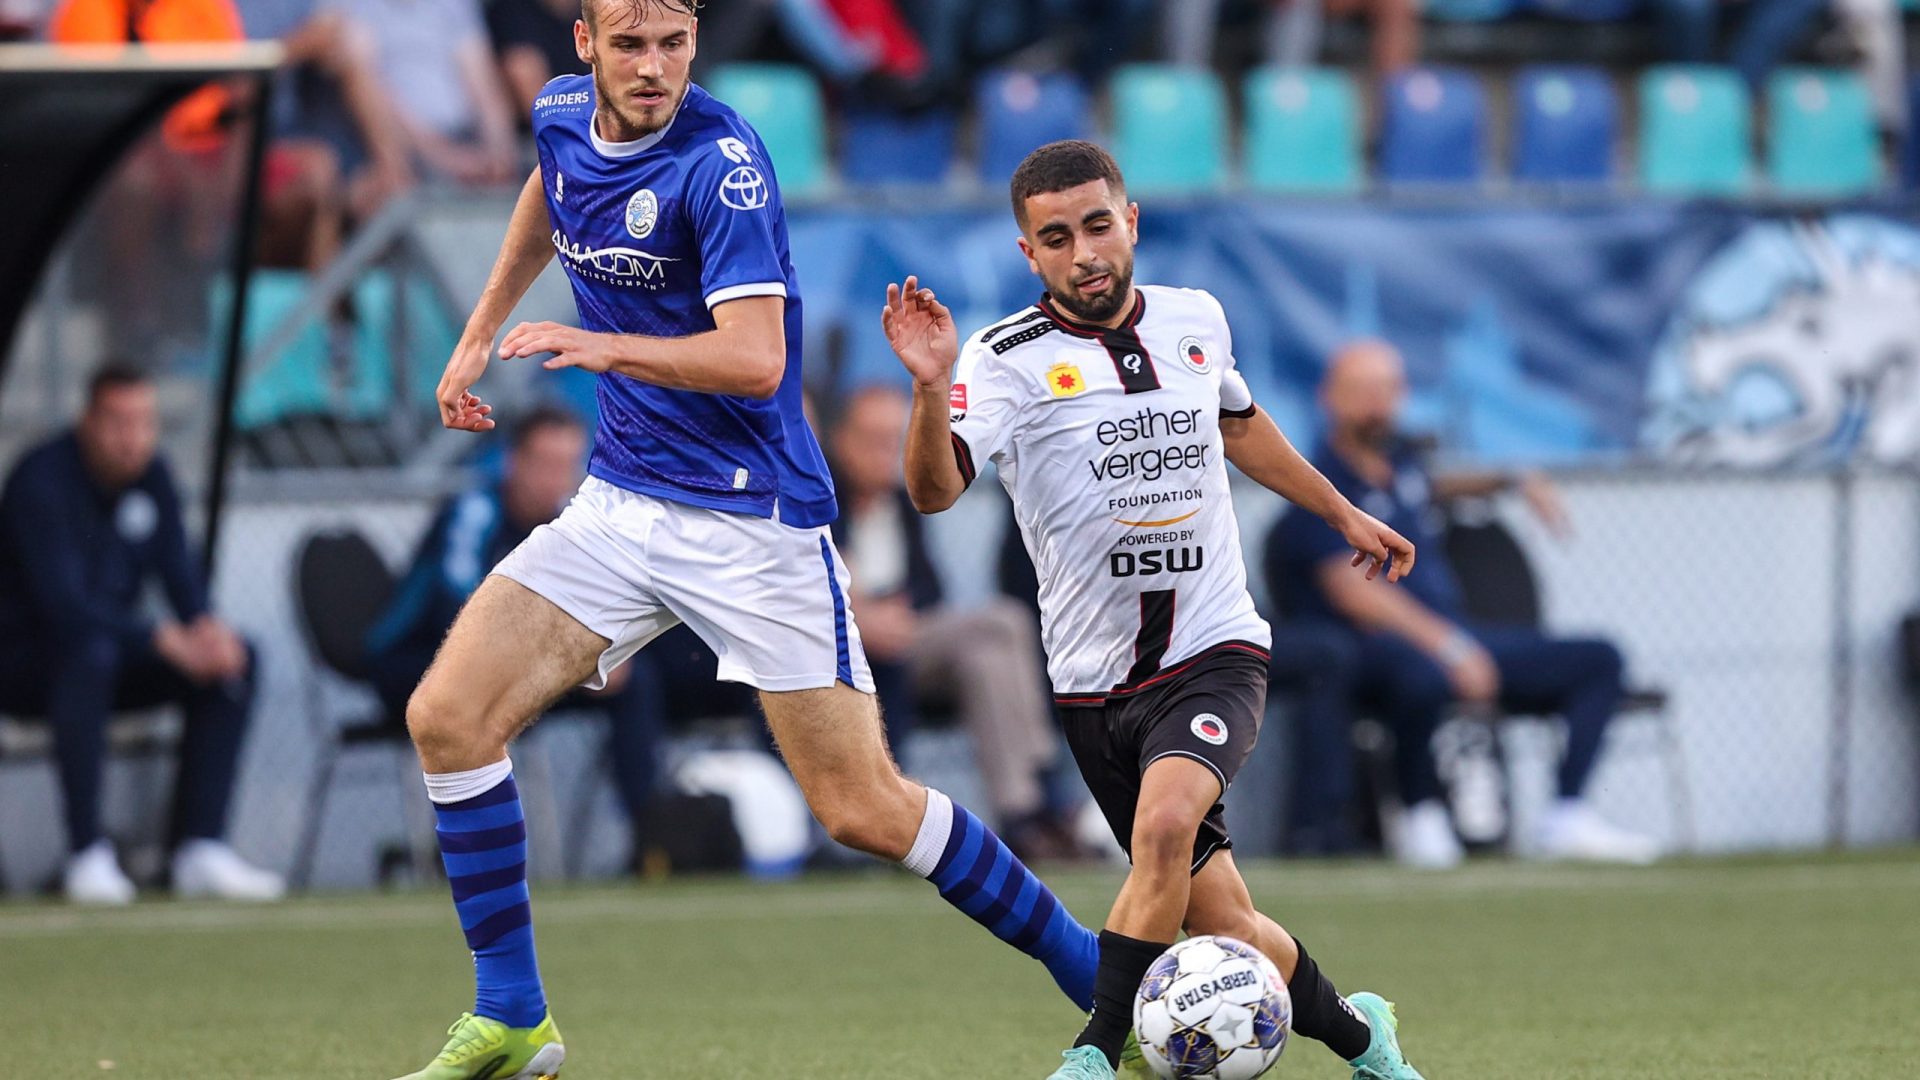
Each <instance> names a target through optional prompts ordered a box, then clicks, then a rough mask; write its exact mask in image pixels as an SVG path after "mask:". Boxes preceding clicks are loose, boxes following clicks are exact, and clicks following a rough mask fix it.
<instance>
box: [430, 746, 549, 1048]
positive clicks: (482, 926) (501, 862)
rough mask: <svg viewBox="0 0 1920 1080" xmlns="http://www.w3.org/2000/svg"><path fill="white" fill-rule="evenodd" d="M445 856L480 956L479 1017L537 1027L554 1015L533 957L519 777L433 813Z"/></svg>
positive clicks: (476, 964) (476, 970)
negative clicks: (548, 1011) (549, 1010)
mask: <svg viewBox="0 0 1920 1080" xmlns="http://www.w3.org/2000/svg"><path fill="white" fill-rule="evenodd" d="M433 813H434V817H435V819H436V822H437V824H436V825H435V827H434V833H435V834H436V835H437V836H439V837H440V857H441V859H442V860H443V861H444V862H445V863H446V867H447V883H448V884H449V885H451V886H452V887H453V906H454V909H455V910H456V911H458V912H459V913H460V929H461V930H463V931H465V932H466V935H467V948H469V949H472V950H473V978H474V986H475V992H474V1003H473V1011H474V1013H475V1015H478V1016H486V1017H491V1018H492V1019H495V1020H498V1021H500V1022H501V1023H503V1024H506V1025H507V1026H508V1027H534V1026H535V1025H537V1024H539V1023H540V1021H541V1020H542V1019H544V1018H545V1017H546V1015H547V995H546V991H545V990H544V989H542V987H541V986H540V965H539V962H538V961H537V960H536V959H535V957H534V953H533V908H532V904H531V899H530V897H529V895H528V893H527V822H526V818H525V817H524V816H523V815H522V814H521V812H520V789H519V788H517V787H515V786H514V783H513V774H512V773H508V774H507V776H506V778H505V779H503V780H501V781H500V782H499V783H498V784H496V785H494V786H493V787H491V788H488V789H487V790H486V791H483V792H481V793H480V794H478V795H475V796H473V797H472V798H469V799H462V800H461V801H459V802H452V803H436V804H434V807H433Z"/></svg>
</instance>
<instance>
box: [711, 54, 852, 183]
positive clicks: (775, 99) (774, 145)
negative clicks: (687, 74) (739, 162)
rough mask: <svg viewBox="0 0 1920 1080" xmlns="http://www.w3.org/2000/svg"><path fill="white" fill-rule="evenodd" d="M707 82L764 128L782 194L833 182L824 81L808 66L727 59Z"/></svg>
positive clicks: (755, 126) (762, 138)
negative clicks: (822, 93) (815, 78)
mask: <svg viewBox="0 0 1920 1080" xmlns="http://www.w3.org/2000/svg"><path fill="white" fill-rule="evenodd" d="M702 84H703V85H704V86H705V87H706V88H707V89H708V90H709V91H711V92H712V93H713V96H714V97H717V98H719V99H720V100H721V101H724V102H726V103H727V104H728V105H731V106H733V107H734V109H736V110H738V111H739V113H740V115H741V116H744V117H746V118H747V123H749V124H752V125H753V129H754V130H755V131H758V132H759V133H760V141H761V142H763V143H765V144H766V145H767V154H768V155H769V156H771V157H772V158H773V170H774V174H775V175H776V176H777V177H779V180H780V193H781V195H782V196H784V197H787V198H795V197H799V198H804V197H806V196H809V195H818V194H820V193H821V192H823V191H825V190H826V189H827V187H828V186H829V185H830V184H831V183H832V176H831V174H830V172H829V170H828V167H827V109H826V105H825V103H824V102H823V101H822V100H821V97H820V87H819V85H818V84H817V83H815V82H814V81H813V76H812V75H810V74H808V72H807V70H806V69H805V68H801V67H794V66H793V65H790V64H727V65H725V66H724V67H720V68H716V69H715V70H714V73H713V77H712V78H710V79H706V80H703V81H702Z"/></svg>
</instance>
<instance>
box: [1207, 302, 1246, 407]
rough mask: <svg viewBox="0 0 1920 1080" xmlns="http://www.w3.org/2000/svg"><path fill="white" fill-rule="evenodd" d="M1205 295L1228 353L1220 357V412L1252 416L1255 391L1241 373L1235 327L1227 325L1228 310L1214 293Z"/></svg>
mask: <svg viewBox="0 0 1920 1080" xmlns="http://www.w3.org/2000/svg"><path fill="white" fill-rule="evenodd" d="M1205 295H1206V298H1207V302H1208V303H1209V304H1211V305H1212V307H1213V312H1214V316H1215V318H1216V320H1217V321H1218V323H1219V327H1220V345H1221V351H1222V352H1224V353H1225V354H1226V355H1225V356H1223V357H1221V358H1220V412H1221V413H1222V414H1223V415H1226V416H1234V417H1241V418H1245V417H1249V416H1252V415H1253V391H1252V390H1250V389H1248V388H1247V380H1246V378H1245V377H1244V376H1242V375H1241V374H1240V362H1239V360H1238V359H1237V358H1235V356H1234V355H1233V327H1231V326H1229V325H1227V310H1226V308H1223V307H1221V306H1220V301H1219V300H1218V299H1217V298H1215V297H1214V295H1213V294H1212V293H1207V294H1205Z"/></svg>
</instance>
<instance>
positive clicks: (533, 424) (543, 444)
mask: <svg viewBox="0 0 1920 1080" xmlns="http://www.w3.org/2000/svg"><path fill="white" fill-rule="evenodd" d="M586 459H587V432H586V428H585V427H584V426H583V425H582V424H581V422H580V420H579V418H578V417H576V416H575V415H574V414H573V413H571V412H568V411H566V410H565V409H561V408H558V407H554V406H544V407H540V408H536V409H533V410H530V411H529V412H527V413H526V415H525V416H523V417H522V418H521V419H520V421H519V422H518V423H517V424H516V425H515V426H514V428H513V430H512V433H511V438H510V441H509V443H508V448H507V456H506V462H505V468H504V470H503V472H502V473H501V477H500V480H499V482H498V483H494V484H487V485H485V486H483V487H479V488H476V489H474V490H472V491H468V492H466V493H464V494H462V495H458V496H456V497H454V498H453V499H451V500H449V501H448V502H447V504H446V505H445V506H443V507H441V509H440V512H439V514H438V515H437V516H435V518H434V519H433V525H432V526H431V527H429V528H428V529H427V534H426V536H425V538H424V539H422V540H421V541H420V546H419V547H418V548H417V549H416V550H415V552H414V556H413V563H412V565H411V567H410V568H409V569H408V571H407V575H406V577H405V578H403V579H401V582H400V587H399V588H398V589H396V590H395V592H394V597H393V601H392V603H391V604H389V605H388V608H387V610H386V612H385V613H384V614H382V615H381V617H380V619H379V621H378V622H376V623H375V624H374V627H373V629H372V630H370V631H369V632H368V634H367V642H366V646H367V662H366V671H367V673H368V676H369V677H370V678H371V680H372V682H373V685H374V689H375V690H377V691H378V692H379V694H380V700H381V702H382V703H383V704H384V705H385V707H386V712H387V715H388V716H390V717H392V718H394V722H395V723H399V722H400V719H401V718H402V717H404V716H405V715H406V707H407V699H408V698H409V697H411V696H412V695H413V690H414V687H416V686H418V685H420V677H421V676H422V675H424V674H426V671H427V665H428V664H430V663H432V661H433V656H434V653H435V651H437V650H438V649H439V647H440V642H441V641H442V640H444V639H445V638H446V634H447V628H448V627H450V626H452V625H453V619H454V616H455V615H458V614H459V613H460V608H461V605H463V604H465V603H466V602H467V597H469V596H471V595H472V594H473V591H474V590H475V589H477V588H479V586H480V582H481V580H482V579H483V578H484V577H485V576H486V574H487V572H488V571H489V570H491V569H492V568H493V566H494V564H495V563H498V562H499V561H500V560H501V559H502V558H503V557H505V555H506V554H507V553H508V552H509V551H512V550H513V549H514V548H515V547H518V546H519V544H520V541H522V540H525V539H526V538H527V534H528V533H531V532H532V531H533V530H534V529H535V528H537V527H539V526H541V525H543V524H545V523H547V522H549V521H551V520H553V518H554V517H555V516H556V515H558V514H559V513H560V509H561V507H563V506H565V505H566V502H567V499H568V498H569V497H570V496H571V495H572V494H573V492H574V490H575V489H576V488H578V487H579V486H580V476H581V473H582V471H583V470H584V466H585V463H586ZM553 708H555V709H564V710H584V711H590V712H597V713H601V714H604V715H605V716H606V718H607V722H608V733H609V739H608V749H609V752H610V756H611V758H612V767H613V779H614V784H615V786H616V787H618V788H619V791H620V798H621V801H622V803H623V804H624V805H625V806H626V810H627V815H628V818H629V820H630V821H631V823H632V825H633V838H634V845H633V850H634V853H635V855H636V856H637V855H638V854H639V852H641V851H643V850H644V848H645V844H644V840H645V836H646V824H647V819H646V812H647V804H648V801H649V800H650V799H651V798H652V795H653V787H654V781H655V779H656V777H657V774H658V772H659V743H660V728H661V716H662V714H663V712H664V711H665V706H664V702H663V699H662V697H661V688H660V685H659V681H658V679H657V678H656V677H655V675H654V668H653V666H652V661H651V659H650V658H648V657H646V655H645V654H642V655H641V656H636V657H635V658H634V659H633V660H631V661H629V662H628V663H626V664H624V665H622V666H620V667H618V668H616V669H614V670H613V671H612V672H610V673H608V676H607V685H606V687H605V688H604V689H601V690H576V691H575V692H574V693H573V694H571V695H569V696H568V697H566V698H564V699H562V700H561V701H560V702H559V703H557V704H556V705H554V706H553Z"/></svg>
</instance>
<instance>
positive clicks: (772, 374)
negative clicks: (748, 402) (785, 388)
mask: <svg viewBox="0 0 1920 1080" xmlns="http://www.w3.org/2000/svg"><path fill="white" fill-rule="evenodd" d="M786 374H787V358H786V356H785V354H780V355H771V354H770V355H766V356H759V357H755V358H754V360H753V362H752V363H751V364H749V365H748V370H747V371H746V373H745V375H746V383H745V385H744V386H743V387H742V388H741V393H743V394H745V395H746V396H747V397H750V398H759V399H760V400H762V401H765V400H766V399H768V398H770V397H772V396H773V395H775V394H777V393H779V392H780V383H781V380H783V379H784V378H786Z"/></svg>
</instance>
